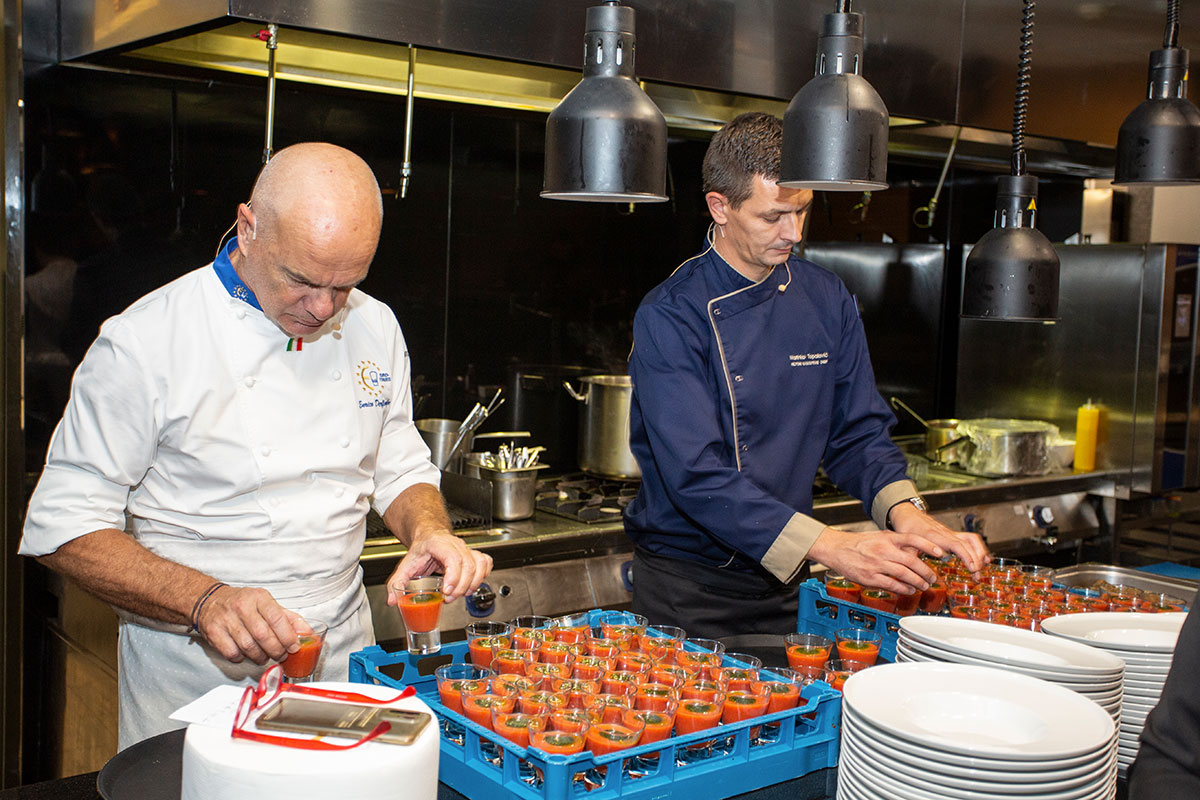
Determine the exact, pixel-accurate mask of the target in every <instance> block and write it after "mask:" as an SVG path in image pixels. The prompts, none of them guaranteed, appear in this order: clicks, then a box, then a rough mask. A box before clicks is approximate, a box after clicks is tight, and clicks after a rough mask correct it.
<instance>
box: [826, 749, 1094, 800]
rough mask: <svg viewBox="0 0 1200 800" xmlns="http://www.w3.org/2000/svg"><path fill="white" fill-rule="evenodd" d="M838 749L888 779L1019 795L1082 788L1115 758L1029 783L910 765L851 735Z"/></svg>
mask: <svg viewBox="0 0 1200 800" xmlns="http://www.w3.org/2000/svg"><path fill="white" fill-rule="evenodd" d="M842 752H843V753H851V754H853V755H854V756H856V757H857V758H859V759H860V760H861V761H863V762H864V763H866V764H870V765H871V768H872V769H873V770H875V771H876V772H878V773H880V774H882V775H886V776H887V777H889V778H891V779H892V780H895V781H898V782H900V783H903V784H911V785H913V786H917V787H920V788H922V789H924V790H926V791H929V792H947V791H951V792H956V793H957V792H959V791H964V792H980V793H983V794H1001V795H1017V796H1020V797H1029V796H1031V795H1036V796H1040V795H1045V794H1054V793H1066V794H1071V793H1083V792H1086V791H1088V790H1089V789H1090V788H1092V787H1093V786H1094V785H1095V784H1097V783H1098V782H1099V780H1100V779H1101V776H1102V775H1103V774H1105V773H1107V772H1108V770H1109V769H1111V768H1112V767H1113V762H1114V761H1115V758H1116V756H1115V754H1110V755H1109V758H1108V759H1107V760H1106V762H1105V764H1104V765H1103V769H1102V771H1099V772H1093V773H1091V774H1085V775H1076V776H1074V777H1071V778H1065V779H1061V780H1051V779H1047V780H1045V781H1041V782H1039V783H1033V784H1013V783H1012V782H1010V781H1007V780H1005V777H1004V776H1003V775H987V774H979V775H976V776H968V777H962V776H958V775H950V774H947V773H945V772H942V771H940V770H934V769H930V768H928V767H926V768H922V767H913V766H910V765H906V764H903V763H900V762H896V761H893V760H890V759H887V758H879V757H878V751H873V750H871V749H870V748H869V747H866V746H864V745H863V744H862V743H860V742H858V741H855V740H853V739H849V740H848V739H845V738H843V740H842Z"/></svg>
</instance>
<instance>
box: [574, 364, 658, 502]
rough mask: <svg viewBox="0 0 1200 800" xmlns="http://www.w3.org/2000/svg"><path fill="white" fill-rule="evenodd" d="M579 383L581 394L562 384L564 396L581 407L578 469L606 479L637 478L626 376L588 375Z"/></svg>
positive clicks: (629, 386) (630, 391) (630, 394)
mask: <svg viewBox="0 0 1200 800" xmlns="http://www.w3.org/2000/svg"><path fill="white" fill-rule="evenodd" d="M579 383H580V384H581V385H582V387H583V391H576V389H575V387H573V386H572V385H571V382H570V381H563V386H564V387H565V388H566V390H567V392H569V393H570V395H571V396H572V397H574V398H575V399H576V400H578V401H579V402H580V403H582V404H583V405H582V406H580V409H579V468H580V469H582V470H583V471H584V472H590V473H592V474H593V475H600V476H602V477H605V478H640V477H641V476H642V471H641V470H640V469H639V468H638V463H637V461H636V460H635V459H634V457H633V451H632V450H630V449H629V402H630V399H631V398H632V397H633V382H632V381H631V380H630V378H629V376H628V375H589V376H587V377H585V378H580V379H579Z"/></svg>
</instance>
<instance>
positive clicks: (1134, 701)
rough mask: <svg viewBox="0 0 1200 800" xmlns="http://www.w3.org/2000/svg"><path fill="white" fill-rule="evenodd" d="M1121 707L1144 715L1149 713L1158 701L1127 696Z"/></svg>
mask: <svg viewBox="0 0 1200 800" xmlns="http://www.w3.org/2000/svg"><path fill="white" fill-rule="evenodd" d="M1122 705H1123V706H1124V707H1125V708H1128V709H1129V710H1130V711H1144V712H1146V713H1149V712H1150V710H1151V709H1153V708H1154V707H1155V706H1156V705H1158V699H1157V698H1138V697H1135V696H1133V695H1127V696H1126V697H1125V698H1124V699H1123V700H1122Z"/></svg>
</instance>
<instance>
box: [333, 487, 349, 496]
mask: <svg viewBox="0 0 1200 800" xmlns="http://www.w3.org/2000/svg"><path fill="white" fill-rule="evenodd" d="M345 493H346V489H345V487H343V486H339V487H338V488H336V489H334V490H333V496H334V497H341V496H342V495H344V494H345Z"/></svg>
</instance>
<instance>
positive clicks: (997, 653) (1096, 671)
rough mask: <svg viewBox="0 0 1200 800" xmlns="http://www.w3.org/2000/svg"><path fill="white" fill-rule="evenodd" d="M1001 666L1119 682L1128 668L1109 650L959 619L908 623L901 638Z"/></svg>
mask: <svg viewBox="0 0 1200 800" xmlns="http://www.w3.org/2000/svg"><path fill="white" fill-rule="evenodd" d="M905 634H908V635H910V636H911V637H912V638H914V639H916V640H917V641H922V642H925V643H927V644H929V645H932V646H934V647H938V648H940V649H943V650H949V651H951V652H954V653H961V654H962V655H968V656H974V657H976V658H983V659H985V660H988V661H994V662H998V663H1001V664H1006V665H1013V666H1022V667H1034V668H1039V667H1040V668H1042V669H1045V670H1048V671H1050V672H1055V673H1065V674H1071V675H1087V676H1093V675H1096V676H1119V675H1120V674H1121V672H1122V671H1123V668H1124V666H1125V665H1124V662H1122V661H1121V660H1120V659H1118V658H1116V657H1115V656H1113V655H1112V654H1111V653H1108V652H1106V651H1104V650H1101V649H1098V648H1095V647H1091V646H1090V645H1085V644H1080V643H1079V642H1074V641H1071V640H1069V639H1067V640H1064V639H1055V638H1054V637H1051V636H1044V635H1043V634H1040V633H1037V632H1035V631H1027V630H1022V629H1020V628H1009V627H1005V626H1003V625H993V624H992V623H990V622H979V621H977V620H971V619H955V618H954V617H904V618H902V619H901V620H900V635H901V636H904V635H905Z"/></svg>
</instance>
